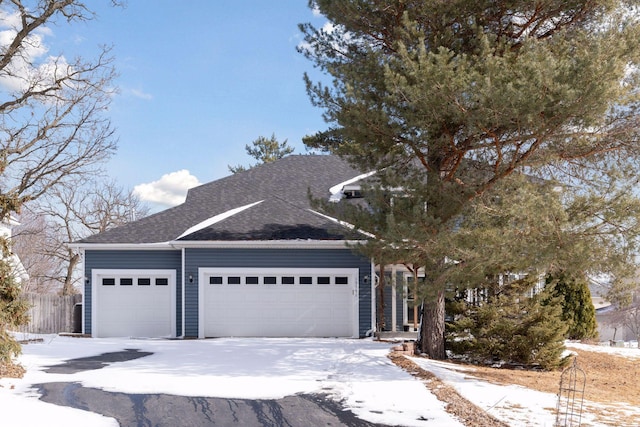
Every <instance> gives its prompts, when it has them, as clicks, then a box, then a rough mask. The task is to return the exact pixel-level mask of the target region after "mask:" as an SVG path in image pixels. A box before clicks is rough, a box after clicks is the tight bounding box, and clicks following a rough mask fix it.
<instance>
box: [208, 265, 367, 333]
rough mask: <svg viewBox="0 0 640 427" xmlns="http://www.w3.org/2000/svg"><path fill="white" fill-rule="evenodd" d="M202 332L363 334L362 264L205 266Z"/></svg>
mask: <svg viewBox="0 0 640 427" xmlns="http://www.w3.org/2000/svg"><path fill="white" fill-rule="evenodd" d="M198 278H199V286H200V288H199V301H200V303H199V308H200V312H199V320H200V321H199V326H200V328H199V336H200V337H201V338H204V337H229V336H237V337H357V336H358V318H357V312H358V309H357V307H358V295H357V289H358V287H357V281H358V270H357V269H301V268H287V269H277V268H255V269H252V268H231V269H230V268H201V269H200V272H199V277H198Z"/></svg>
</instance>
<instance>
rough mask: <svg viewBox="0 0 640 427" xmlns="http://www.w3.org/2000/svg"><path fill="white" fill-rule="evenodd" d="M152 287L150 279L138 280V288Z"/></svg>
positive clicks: (141, 278)
mask: <svg viewBox="0 0 640 427" xmlns="http://www.w3.org/2000/svg"><path fill="white" fill-rule="evenodd" d="M150 285H151V279H150V278H148V277H144V278H143V277H140V278H139V279H138V286H150Z"/></svg>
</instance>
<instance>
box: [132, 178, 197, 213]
mask: <svg viewBox="0 0 640 427" xmlns="http://www.w3.org/2000/svg"><path fill="white" fill-rule="evenodd" d="M197 185H200V181H198V178H196V177H195V176H193V175H191V173H190V172H189V171H188V170H186V169H182V170H179V171H177V172H171V173H168V174H165V175H162V177H161V178H160V179H159V180H157V181H153V182H149V183H145V184H139V185H136V186H135V187H134V188H133V193H134V194H135V195H136V196H138V197H139V198H140V199H141V200H142V201H144V202H150V203H157V204H159V205H163V206H167V207H171V206H176V205H179V204H181V203H183V202H184V199H185V197H186V196H187V190H188V189H190V188H193V187H195V186H197Z"/></svg>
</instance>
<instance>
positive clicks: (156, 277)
mask: <svg viewBox="0 0 640 427" xmlns="http://www.w3.org/2000/svg"><path fill="white" fill-rule="evenodd" d="M92 280H93V281H92V290H93V299H92V313H93V316H92V335H93V336H94V337H173V336H175V335H176V331H175V318H176V316H175V313H176V309H175V294H176V292H175V283H176V273H175V270H94V271H93V273H92Z"/></svg>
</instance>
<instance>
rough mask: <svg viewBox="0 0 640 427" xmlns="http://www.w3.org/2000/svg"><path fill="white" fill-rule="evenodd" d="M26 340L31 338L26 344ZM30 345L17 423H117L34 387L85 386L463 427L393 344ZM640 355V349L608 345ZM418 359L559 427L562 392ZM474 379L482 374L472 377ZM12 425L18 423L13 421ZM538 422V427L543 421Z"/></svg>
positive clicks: (6, 392)
mask: <svg viewBox="0 0 640 427" xmlns="http://www.w3.org/2000/svg"><path fill="white" fill-rule="evenodd" d="M19 338H24V337H22V336H21V337H19ZM42 338H43V341H42V342H40V343H31V344H28V345H24V346H23V354H22V355H21V356H20V359H19V362H20V363H21V364H22V365H23V366H24V367H25V368H26V369H27V373H26V375H25V376H24V378H21V379H8V378H5V379H0V414H2V420H3V425H11V426H40V425H47V426H56V425H59V426H64V427H74V426H87V425H91V426H115V425H117V423H116V421H115V420H114V419H112V418H106V417H103V416H101V415H99V414H93V413H89V412H86V411H82V410H78V409H72V408H66V407H60V406H56V405H52V404H48V403H44V402H41V401H40V400H38V397H39V396H38V394H37V393H36V392H35V391H34V389H33V388H32V385H33V384H39V383H46V382H59V381H62V382H80V383H82V384H83V385H84V386H87V387H95V388H100V389H104V390H106V391H117V392H124V393H166V394H175V395H183V396H208V397H229V398H247V399H277V398H281V397H284V396H287V395H292V394H296V393H329V394H330V395H331V396H332V397H333V398H334V399H336V400H337V401H340V402H342V403H343V405H345V407H347V408H349V409H351V410H352V411H353V412H354V413H355V414H356V415H357V416H358V417H360V418H362V419H365V420H367V421H370V422H375V423H383V424H389V425H403V426H447V427H448V426H461V425H462V424H461V423H460V422H459V421H457V420H456V419H455V418H453V416H452V415H450V414H448V413H447V412H445V410H444V405H443V403H442V402H440V401H438V400H437V399H436V398H435V396H434V395H432V394H431V393H430V392H429V391H428V390H427V388H426V387H425V386H424V384H422V382H421V381H419V380H417V379H415V378H414V377H412V376H411V375H409V374H408V373H406V372H404V371H403V370H401V369H400V368H398V367H396V366H395V365H393V363H391V361H390V360H389V359H388V358H387V354H388V352H389V349H390V347H391V344H388V343H379V342H374V341H371V340H350V339H232V338H225V339H214V340H193V341H191V340H185V341H181V340H135V339H83V338H70V337H60V336H56V335H49V336H44V337H42ZM124 349H139V350H141V351H146V352H151V353H153V355H151V356H147V357H143V358H140V359H136V360H131V361H127V362H118V363H114V364H111V365H109V366H107V367H105V368H103V369H97V370H92V371H84V372H78V373H75V374H54V373H47V372H45V371H44V370H43V369H44V368H45V367H47V366H51V365H55V364H59V363H61V362H63V361H65V360H68V359H73V358H79V357H88V356H96V355H99V354H102V353H109V352H115V351H122V350H124ZM601 351H615V352H618V353H623V354H628V355H630V356H631V357H635V356H637V357H640V352H639V350H638V349H637V348H636V349H629V348H608V347H602V350H601ZM413 360H414V361H415V362H416V363H418V364H419V365H420V366H422V367H423V368H424V369H427V370H429V371H431V372H433V373H434V374H436V375H437V376H439V377H440V378H441V379H443V380H444V381H445V382H447V383H449V384H451V385H453V386H454V387H455V388H456V389H457V390H458V392H459V393H461V394H462V395H463V396H464V397H466V398H467V399H469V400H471V401H472V402H474V403H476V404H477V405H478V406H479V407H481V408H483V409H485V410H487V411H488V412H489V413H491V414H492V415H494V416H496V417H498V418H500V419H503V420H505V421H507V422H508V423H509V424H510V425H512V426H531V425H535V426H552V425H553V422H554V416H553V409H554V408H555V405H556V397H555V395H552V394H548V393H539V392H536V391H532V390H528V389H524V388H522V387H517V386H508V387H507V386H496V385H492V384H489V383H487V382H484V381H481V380H478V379H474V378H473V377H472V376H470V373H469V372H465V371H462V370H460V369H459V367H458V368H457V369H455V365H452V364H447V363H442V362H436V361H430V360H425V359H419V358H413ZM471 375H472V374H471ZM7 420H9V421H10V423H9V424H5V422H6V421H7ZM534 420H535V421H534Z"/></svg>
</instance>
